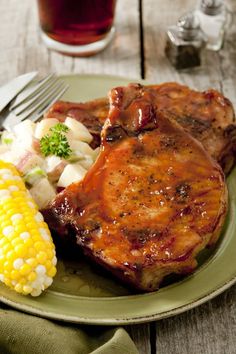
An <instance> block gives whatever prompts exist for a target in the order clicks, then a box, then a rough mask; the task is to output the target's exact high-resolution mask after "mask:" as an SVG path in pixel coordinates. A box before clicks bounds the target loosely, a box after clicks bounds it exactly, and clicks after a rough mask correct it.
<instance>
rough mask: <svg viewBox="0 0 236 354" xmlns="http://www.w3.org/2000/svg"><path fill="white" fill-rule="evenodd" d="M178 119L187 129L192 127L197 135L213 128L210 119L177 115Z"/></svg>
mask: <svg viewBox="0 0 236 354" xmlns="http://www.w3.org/2000/svg"><path fill="white" fill-rule="evenodd" d="M176 121H177V122H178V123H179V124H180V125H182V126H183V127H184V128H186V129H191V133H192V134H193V135H194V136H196V135H197V134H202V133H203V132H204V131H206V130H207V129H210V128H211V122H210V121H209V120H202V119H200V118H195V117H192V116H181V117H176Z"/></svg>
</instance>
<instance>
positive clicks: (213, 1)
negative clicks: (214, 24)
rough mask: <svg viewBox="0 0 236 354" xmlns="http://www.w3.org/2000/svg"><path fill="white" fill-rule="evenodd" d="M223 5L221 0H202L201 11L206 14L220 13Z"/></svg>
mask: <svg viewBox="0 0 236 354" xmlns="http://www.w3.org/2000/svg"><path fill="white" fill-rule="evenodd" d="M223 5H224V1H223V0H202V1H201V11H202V12H203V13H205V14H206V15H210V16H215V15H218V14H219V13H221V11H222V8H223Z"/></svg>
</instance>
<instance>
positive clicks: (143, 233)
mask: <svg viewBox="0 0 236 354" xmlns="http://www.w3.org/2000/svg"><path fill="white" fill-rule="evenodd" d="M121 231H122V232H123V234H124V235H125V237H126V238H127V239H128V240H129V241H130V243H131V244H132V249H139V248H142V247H143V245H145V243H147V242H148V241H150V240H151V239H156V238H159V237H160V236H161V232H160V231H159V230H150V229H138V230H130V229H128V228H126V227H124V228H122V230H121Z"/></svg>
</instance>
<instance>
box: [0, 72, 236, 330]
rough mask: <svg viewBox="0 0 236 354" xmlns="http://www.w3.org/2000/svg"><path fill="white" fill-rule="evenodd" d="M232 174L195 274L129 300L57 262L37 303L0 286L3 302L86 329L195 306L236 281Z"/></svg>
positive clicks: (99, 82)
mask: <svg viewBox="0 0 236 354" xmlns="http://www.w3.org/2000/svg"><path fill="white" fill-rule="evenodd" d="M63 78H64V79H65V81H66V82H68V83H69V85H70V88H69V90H68V91H67V92H66V94H65V95H64V97H63V99H66V100H70V101H84V100H89V99H93V98H95V97H102V96H104V95H106V93H107V91H108V90H109V89H110V88H112V87H113V86H116V85H124V84H127V83H128V80H126V79H121V78H116V77H107V76H94V75H93V76H91V75H90V76H89V75H84V76H83V75H73V76H63ZM235 181H236V169H235V170H234V171H233V172H232V173H231V175H230V176H229V178H228V187H229V195H230V209H229V213H228V217H227V220H226V223H225V227H224V230H223V232H222V236H221V239H220V240H219V242H218V244H217V246H216V248H215V249H214V250H211V251H210V252H209V251H205V254H202V255H201V259H200V260H199V264H200V265H199V267H198V269H197V270H196V271H195V273H194V274H192V275H191V276H188V277H186V278H184V279H182V280H179V281H176V282H174V283H169V285H166V286H165V287H163V288H161V289H160V290H159V291H157V292H153V293H148V294H143V295H133V294H130V293H129V291H128V290H127V289H126V288H124V287H122V286H121V285H119V284H117V282H116V281H115V280H113V279H112V278H109V277H108V276H105V275H103V274H102V273H99V272H98V271H97V269H96V268H93V267H92V266H90V264H89V263H87V262H86V261H85V260H84V259H83V257H82V256H79V257H78V258H79V261H76V262H73V261H66V260H62V259H59V263H58V273H57V276H56V278H55V280H54V282H53V285H52V286H51V287H50V289H49V290H47V291H45V293H44V294H42V295H41V296H40V297H38V298H33V297H30V296H21V295H19V294H17V293H15V292H14V291H12V290H9V289H8V288H7V287H5V286H4V285H3V284H1V285H0V299H1V301H2V302H4V303H6V304H8V305H10V306H12V307H14V308H16V309H19V310H21V311H25V312H28V313H32V314H36V315H39V316H42V317H47V318H52V319H59V320H64V321H69V322H77V323H87V324H104V325H116V324H132V323H142V322H147V321H152V320H157V319H161V318H164V317H168V316H173V315H176V314H178V313H181V312H183V311H186V310H189V309H191V308H193V307H195V306H198V305H200V304H202V303H204V302H206V301H208V300H210V299H212V298H213V297H215V296H216V295H218V294H220V293H221V292H223V291H224V290H226V289H227V288H229V287H230V286H231V285H232V284H233V283H235V282H236V261H235V249H236V237H235V231H236V223H235V215H236V210H235V209H236V200H235V199H236V183H235Z"/></svg>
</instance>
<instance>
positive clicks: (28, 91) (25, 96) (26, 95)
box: [9, 73, 55, 111]
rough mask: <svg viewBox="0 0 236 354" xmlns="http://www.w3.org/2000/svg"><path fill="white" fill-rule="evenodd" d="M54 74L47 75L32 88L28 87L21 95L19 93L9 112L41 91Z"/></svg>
mask: <svg viewBox="0 0 236 354" xmlns="http://www.w3.org/2000/svg"><path fill="white" fill-rule="evenodd" d="M54 76H55V74H54V73H52V74H49V75H47V76H46V77H45V78H44V79H42V80H40V81H39V82H37V83H36V84H35V85H33V86H29V87H28V88H26V89H25V90H24V91H23V92H22V93H20V94H19V95H18V96H17V97H16V98H15V100H14V101H13V102H12V103H11V105H10V107H9V110H10V111H11V110H12V109H14V108H15V107H17V106H18V105H20V104H21V103H23V102H24V101H25V100H26V99H29V98H31V97H32V96H33V95H34V94H35V93H37V92H38V90H40V89H41V87H42V86H44V85H45V84H46V83H47V82H48V81H49V80H50V79H51V78H52V77H54Z"/></svg>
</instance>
